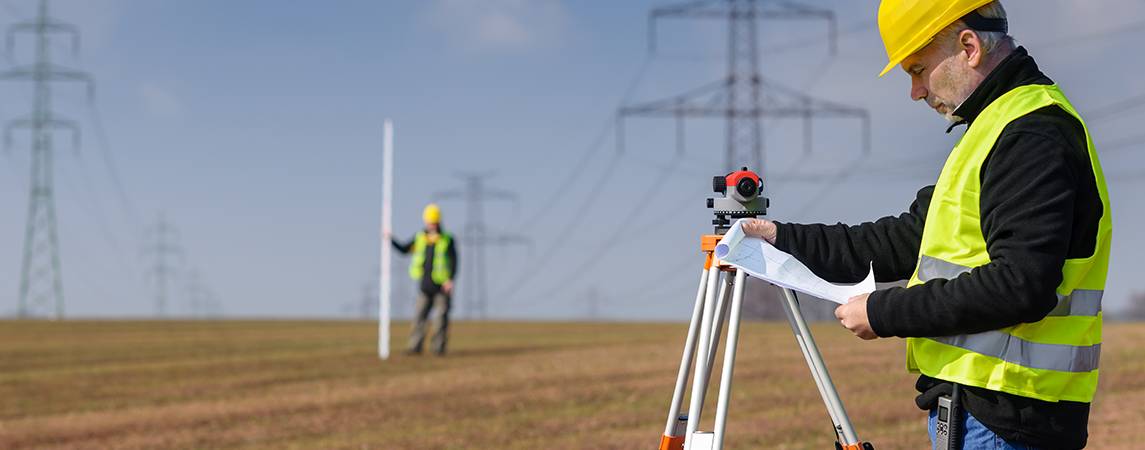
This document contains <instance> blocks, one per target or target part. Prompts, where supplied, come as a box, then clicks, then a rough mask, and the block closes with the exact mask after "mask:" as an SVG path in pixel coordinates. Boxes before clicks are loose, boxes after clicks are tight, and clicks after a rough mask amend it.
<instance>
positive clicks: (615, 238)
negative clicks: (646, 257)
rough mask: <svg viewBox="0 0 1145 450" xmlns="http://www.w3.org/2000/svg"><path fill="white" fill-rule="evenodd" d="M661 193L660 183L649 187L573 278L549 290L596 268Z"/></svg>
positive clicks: (677, 158) (578, 268)
mask: <svg viewBox="0 0 1145 450" xmlns="http://www.w3.org/2000/svg"><path fill="white" fill-rule="evenodd" d="M674 160H675V162H677V163H678V162H679V160H680V157H679V156H677V157H676V158H674ZM673 169H674V167H670V168H669V169H668V170H665V171H664V173H663V175H661V178H666V177H668V176H669V175H671V172H672V171H673ZM661 192H663V188H662V187H661V186H660V185H659V184H658V183H652V184H651V185H650V186H649V189H648V190H647V191H646V192H645V193H644V195H643V196H642V197H641V198H640V200H639V201H638V202H637V203H636V207H635V208H632V210H631V211H630V212H629V214H628V216H627V217H626V218H625V219H624V220H621V221H619V222H617V223H618V226H617V227H616V228H614V229H613V231H612V234H611V235H610V236H609V237H607V238H605V239H604V240H603V241H602V242H601V244H600V246H598V247H597V248H596V250H595V251H594V252H593V253H592V254H591V255H590V256H589V257H588V258H587V259H585V261H584V262H583V263H581V265H580V266H578V267H577V268H576V269H573V270H572V271H570V272H569V273H571V276H569V277H568V278H566V279H565V280H563V281H562V282H560V283H555V284H554V285H552V286H549V287H548V288H547V289H551V290H556V291H560V290H563V289H565V288H567V287H568V286H569V285H570V284H572V283H573V282H575V281H576V280H579V279H580V278H581V277H583V276H584V275H585V274H586V273H587V272H588V270H589V269H592V268H593V267H595V266H596V264H597V263H598V262H600V260H601V258H602V257H603V256H604V254H606V253H608V252H609V251H612V250H614V247H615V246H616V244H617V243H618V242H620V240H622V239H623V238H624V237H625V236H626V234H627V232H628V231H629V229H630V227H631V226H632V224H634V223H636V219H637V218H639V217H640V215H641V214H643V213H644V209H646V208H647V207H648V205H650V204H651V203H652V197H654V196H656V194H659V193H661Z"/></svg>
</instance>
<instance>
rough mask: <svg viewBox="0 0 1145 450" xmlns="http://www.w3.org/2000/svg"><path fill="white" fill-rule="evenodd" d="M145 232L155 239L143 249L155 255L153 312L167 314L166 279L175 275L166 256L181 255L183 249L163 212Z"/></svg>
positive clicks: (173, 268) (172, 266)
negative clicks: (151, 244)
mask: <svg viewBox="0 0 1145 450" xmlns="http://www.w3.org/2000/svg"><path fill="white" fill-rule="evenodd" d="M147 233H148V234H150V236H149V237H150V238H151V239H154V241H155V244H154V245H153V246H151V247H150V248H147V249H145V251H146V252H149V253H152V254H154V255H155V267H154V268H152V270H151V271H150V274H151V276H152V277H153V278H154V282H155V314H156V315H157V316H160V317H162V316H166V315H167V304H168V301H167V280H168V278H171V277H173V276H174V275H175V267H174V265H172V264H171V262H170V261H169V260H168V258H167V257H168V256H182V255H183V249H182V248H181V247H180V246H179V245H178V244H176V243H175V241H177V240H178V237H179V236H178V232H177V231H176V230H175V228H174V227H172V226H171V224H169V223H167V221H166V220H165V219H164V218H163V214H159V222H157V223H156V224H155V226H152V227H150V228H148V229H147Z"/></svg>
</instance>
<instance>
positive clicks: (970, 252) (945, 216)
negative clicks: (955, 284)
mask: <svg viewBox="0 0 1145 450" xmlns="http://www.w3.org/2000/svg"><path fill="white" fill-rule="evenodd" d="M1050 105H1057V106H1059V107H1061V108H1062V109H1063V110H1065V111H1066V112H1068V113H1069V114H1070V115H1072V116H1074V117H1076V118H1077V120H1078V121H1081V117H1079V116H1078V114H1077V112H1076V111H1075V110H1074V109H1073V106H1072V105H1070V103H1069V100H1067V99H1066V98H1065V96H1064V95H1063V94H1062V92H1061V90H1059V89H1058V87H1057V86H1056V85H1054V86H1042V85H1034V86H1022V87H1019V88H1016V89H1014V90H1012V91H1010V92H1007V93H1006V94H1004V95H1002V96H1001V97H999V98H998V99H997V100H995V101H994V102H993V103H991V104H990V105H989V106H988V107H986V109H985V110H983V111H982V113H981V114H980V115H979V116H978V118H977V119H975V121H974V125H973V126H971V127H970V129H969V130H967V131H966V134H965V135H963V136H962V139H961V140H960V141H959V143H958V145H957V146H956V147H955V148H954V150H953V151H952V152H951V153H950V157H949V158H948V159H947V161H946V165H945V166H944V167H943V168H942V174H941V175H940V176H939V178H938V183H937V184H936V185H935V188H934V195H933V197H932V198H931V200H930V207H929V209H928V210H927V213H926V225H925V226H924V227H923V232H922V248H921V250H920V251H919V261H918V267H917V268H916V269H915V273H914V275H913V276H912V277H911V279H910V283H909V284H908V286H914V285H918V284H922V283H924V282H926V281H928V280H932V279H936V278H945V279H954V278H956V277H957V276H958V275H959V274H961V273H964V272H969V271H970V270H971V269H973V268H974V267H978V266H982V265H985V264H987V263H989V262H990V260H991V258H990V254H989V253H988V252H987V250H986V241H985V239H984V238H983V234H982V228H981V217H980V211H981V210H980V209H979V203H978V202H979V196H980V194H981V192H980V191H981V187H982V183H981V180H980V179H979V175H980V173H981V169H982V163H983V161H984V160H985V159H986V156H987V155H988V154H989V153H990V149H991V148H993V147H994V144H995V142H997V140H998V136H999V135H1000V134H1001V133H1002V129H1003V128H1005V127H1006V125H1007V124H1009V123H1010V122H1011V121H1013V120H1014V119H1017V118H1019V117H1022V116H1024V115H1026V114H1029V113H1031V112H1033V111H1035V110H1037V109H1040V108H1043V107H1046V106H1050ZM1081 123H1082V126H1083V127H1085V122H1084V121H1082V122H1081ZM1085 137H1086V146H1087V147H1088V150H1089V161H1090V165H1091V166H1092V169H1093V175H1094V179H1095V180H1096V182H1097V189H1098V193H1099V195H1100V196H1101V203H1102V215H1101V221H1100V223H1099V226H1098V234H1097V242H1096V248H1095V249H1094V251H1093V254H1092V256H1090V257H1088V258H1079V259H1067V260H1066V261H1065V264H1064V266H1063V267H1062V283H1061V285H1059V286H1058V287H1057V298H1058V306H1057V308H1055V309H1054V310H1053V311H1051V312H1050V313H1049V314H1048V315H1046V317H1044V318H1042V319H1041V320H1039V321H1037V322H1034V323H1022V324H1018V325H1014V326H1011V327H1006V328H1002V329H999V330H993V331H987V332H984V333H976V334H968V335H957V336H943V337H931V338H910V339H908V341H907V358H906V360H907V370H909V371H910V372H913V373H919V372H921V373H923V374H925V375H927V376H930V377H934V378H938V379H942V380H946V381H951V382H955V383H960V384H963V385H968V386H976V387H980V388H985V389H990V390H993V391H1000V392H1006V393H1010V394H1014V395H1020V396H1024V397H1030V398H1035V399H1039V400H1046V401H1052V402H1056V401H1059V400H1067V401H1075V402H1090V401H1092V400H1093V394H1094V392H1095V391H1096V390H1097V366H1098V360H1099V357H1100V353H1101V317H1102V313H1101V296H1102V294H1103V292H1104V290H1105V277H1106V273H1107V272H1108V269H1109V247H1110V240H1111V237H1112V229H1113V226H1112V221H1111V219H1110V210H1109V193H1108V192H1107V190H1106V188H1105V176H1104V175H1103V174H1102V171H1101V165H1100V164H1099V163H1098V160H1097V153H1096V152H1095V151H1094V149H1093V140H1092V139H1091V138H1090V136H1089V130H1088V128H1087V129H1086V136H1085ZM982 301H1005V299H982Z"/></svg>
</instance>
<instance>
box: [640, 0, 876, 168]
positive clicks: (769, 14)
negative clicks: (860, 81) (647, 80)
mask: <svg viewBox="0 0 1145 450" xmlns="http://www.w3.org/2000/svg"><path fill="white" fill-rule="evenodd" d="M670 17H694V18H706V19H726V20H727V21H728V32H729V33H728V71H727V76H726V77H725V78H724V79H723V80H720V81H717V82H715V83H711V84H708V85H706V86H703V87H700V88H698V89H695V90H693V91H690V92H687V93H684V94H681V95H678V96H675V97H672V98H668V99H663V100H657V101H652V102H647V103H643V104H637V105H632V106H625V107H622V108H620V110H619V111H618V113H617V148H618V150H619V151H623V142H624V137H623V136H624V131H623V130H624V126H623V125H624V117H626V116H651V117H672V118H675V119H676V126H677V130H676V135H677V151H680V152H682V151H683V139H682V134H683V121H684V118H685V117H708V118H724V119H726V121H727V124H726V126H727V137H726V140H727V148H726V156H725V159H724V167H725V170H727V171H728V172H733V171H735V170H738V169H739V168H740V167H751V168H752V169H753V170H755V171H756V173H759V174H760V176H764V174H765V172H766V161H765V160H764V155H763V122H762V120H763V118H764V117H776V118H785V117H786V118H790V117H794V118H802V119H803V145H804V152H808V153H809V152H810V149H811V119H812V118H814V117H852V118H858V119H861V120H862V123H863V153H864V154H865V153H869V152H870V127H871V126H870V116H869V114H868V113H867V111H866V109H863V108H857V107H852V106H847V105H843V104H839V103H834V102H829V101H824V100H818V99H814V98H812V97H810V96H808V95H806V94H803V93H800V92H798V91H796V90H794V89H791V88H786V87H783V86H780V85H778V84H776V83H773V82H768V81H767V80H765V79H764V78H763V76H762V75H760V70H759V52H758V48H757V42H756V39H757V37H756V21H758V20H760V19H825V20H827V21H828V22H830V31H829V41H830V52H831V54H832V55H834V53H835V37H836V34H837V32H836V29H835V13H834V12H833V11H830V10H824V9H817V8H811V7H807V6H802V5H798V4H794V3H791V2H789V1H767V0H758V1H757V0H721V1H708V2H703V1H701V2H689V3H683V4H679V5H672V6H666V7H662V8H656V9H653V10H652V12H651V15H650V18H649V53H655V52H656V32H655V24H656V20H657V19H661V18H670Z"/></svg>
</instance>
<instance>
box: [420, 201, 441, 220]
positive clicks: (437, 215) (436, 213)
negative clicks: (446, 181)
mask: <svg viewBox="0 0 1145 450" xmlns="http://www.w3.org/2000/svg"><path fill="white" fill-rule="evenodd" d="M421 219H422V220H424V221H425V223H441V208H438V207H437V205H436V204H433V203H430V204H429V205H427V206H426V207H425V210H423V211H422V212H421Z"/></svg>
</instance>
